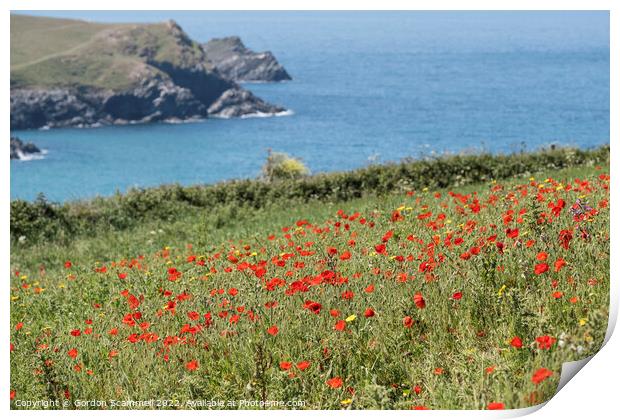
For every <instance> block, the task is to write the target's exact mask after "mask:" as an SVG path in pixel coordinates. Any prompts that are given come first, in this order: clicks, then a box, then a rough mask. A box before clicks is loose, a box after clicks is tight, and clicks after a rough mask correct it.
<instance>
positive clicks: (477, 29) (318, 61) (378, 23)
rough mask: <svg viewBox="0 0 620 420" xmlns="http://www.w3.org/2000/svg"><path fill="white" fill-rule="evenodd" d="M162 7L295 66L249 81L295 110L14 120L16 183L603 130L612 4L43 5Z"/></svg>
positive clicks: (358, 159)
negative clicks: (276, 154)
mask: <svg viewBox="0 0 620 420" xmlns="http://www.w3.org/2000/svg"><path fill="white" fill-rule="evenodd" d="M39 14H43V15H48V16H68V17H79V18H86V19H91V20H101V21H159V20H165V19H169V18H173V19H175V20H176V21H178V22H179V23H180V25H181V26H182V27H183V28H184V29H185V30H186V31H187V32H188V33H189V34H190V36H191V37H193V38H194V39H196V40H200V41H206V40H208V39H209V38H212V37H218V36H225V35H233V34H236V35H240V36H241V37H242V39H243V40H244V41H245V43H246V45H247V46H249V47H250V48H253V49H255V50H267V49H269V50H271V51H273V52H274V53H275V55H276V57H277V58H278V59H279V60H280V62H281V63H282V64H283V65H284V66H285V67H286V69H287V70H288V71H289V73H290V74H291V75H292V76H293V78H294V81H293V82H290V83H282V84H253V85H250V86H249V87H250V88H251V89H252V90H253V91H254V92H255V93H256V94H257V95H259V96H261V97H263V98H264V99H266V100H268V101H270V102H273V103H277V104H280V105H283V106H286V107H287V108H289V109H292V110H293V111H294V115H292V116H286V117H276V118H255V119H237V120H216V119H212V120H207V121H203V122H197V123H187V124H174V125H172V124H156V125H140V126H131V127H106V128H95V129H57V130H48V131H19V132H15V133H13V134H16V135H18V136H20V137H22V138H23V139H25V140H29V141H34V142H35V143H36V144H37V145H38V146H40V147H42V148H43V149H46V150H47V155H46V156H45V158H44V159H42V160H32V161H27V162H15V161H13V162H11V197H12V198H25V199H33V198H34V197H35V196H36V195H37V193H38V192H44V193H45V195H46V196H47V197H48V198H50V199H52V200H55V201H65V200H72V199H78V198H85V197H92V196H95V195H110V194H113V193H114V192H115V191H116V190H120V191H125V190H126V189H127V188H129V187H132V186H143V187H144V186H152V185H158V184H161V183H174V182H179V183H181V184H193V183H203V182H207V183H211V182H216V181H219V180H223V179H230V178H246V177H255V176H256V175H257V174H258V173H259V172H260V167H261V165H262V162H263V161H264V159H265V156H266V150H267V149H268V148H272V149H274V150H278V151H285V152H289V153H290V154H293V155H295V156H298V157H301V158H303V160H304V161H305V162H306V163H307V165H308V166H309V167H310V168H311V170H312V171H313V172H320V171H332V170H342V169H350V168H355V167H359V166H363V165H366V164H368V162H369V158H372V159H377V160H379V161H390V160H392V161H393V160H399V159H401V158H403V157H407V156H413V157H418V156H423V155H428V154H431V153H442V152H446V151H449V152H458V151H462V150H469V149H480V148H483V147H484V148H485V149H487V150H491V151H494V152H510V151H513V150H518V149H519V148H520V147H521V143H522V142H524V143H525V144H526V145H527V148H529V149H535V148H537V147H540V146H544V145H549V144H551V143H556V144H565V145H577V146H582V147H590V146H595V145H600V144H606V143H609V15H608V14H607V13H604V12H601V13H598V12H596V13H585V12H571V13H559V12H508V13H504V12H458V13H457V12H408V13H407V12H405V13H403V12H399V13H396V12H390V13H376V12H374V13H353V12H346V13H334V12H313V13H291V12H287V13H277V12H253V13H250V12H177V13H175V12H152V13H151V12H90V11H89V12H73V13H71V12H47V13H45V12H43V13H39Z"/></svg>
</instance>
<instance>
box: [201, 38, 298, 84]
mask: <svg viewBox="0 0 620 420" xmlns="http://www.w3.org/2000/svg"><path fill="white" fill-rule="evenodd" d="M202 46H203V48H204V50H205V52H206V53H207V58H208V59H209V61H211V63H213V65H214V66H215V68H216V69H217V71H218V72H219V73H220V74H221V75H222V76H223V77H224V78H226V79H228V80H233V81H235V82H280V81H283V80H291V76H290V75H289V74H288V73H287V71H286V70H285V69H284V67H282V65H281V64H280V63H278V60H276V58H275V57H274V55H273V54H272V53H271V52H269V51H266V52H260V53H257V52H254V51H252V50H250V49H248V48H246V46H245V45H243V42H242V41H241V39H240V38H239V37H237V36H230V37H226V38H215V39H212V40H210V41H209V42H207V43H206V44H203V45H202Z"/></svg>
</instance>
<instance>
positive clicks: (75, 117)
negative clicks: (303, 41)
mask: <svg viewBox="0 0 620 420" xmlns="http://www.w3.org/2000/svg"><path fill="white" fill-rule="evenodd" d="M33 22H34V23H33ZM70 22H74V24H75V25H81V26H82V27H83V28H82V31H83V32H87V33H88V34H90V33H89V32H88V31H92V34H90V35H89V36H90V37H91V38H90V39H88V40H87V41H86V42H81V43H78V44H77V45H75V46H73V47H71V48H68V49H65V50H61V51H58V50H59V49H61V48H66V47H67V43H70V42H72V40H71V39H69V40H67V39H65V40H64V41H63V43H62V44H59V43H58V41H57V40H58V39H59V38H62V37H61V36H59V32H62V31H63V30H65V28H66V27H70V26H71V25H66V24H64V25H61V26H59V25H58V24H57V22H56V20H55V19H50V18H35V17H27V19H26V18H25V17H23V16H15V15H12V16H11V31H12V32H11V33H12V35H11V36H12V39H13V34H14V33H20V31H21V30H23V31H24V32H25V35H24V36H21V37H17V39H18V41H17V42H16V43H17V44H18V45H13V40H12V42H11V64H12V66H11V129H29V128H41V127H48V128H51V127H66V126H72V127H89V126H98V125H106V124H128V123H146V122H154V121H166V120H175V121H179V120H190V119H199V118H207V117H208V116H209V115H216V116H218V117H241V116H244V115H250V114H261V115H262V114H267V115H271V114H278V113H281V112H282V111H284V109H283V108H282V107H279V106H275V105H271V104H268V103H266V102H265V101H263V100H261V99H260V98H257V97H256V96H254V95H253V94H252V93H251V92H249V91H247V90H244V89H243V88H241V87H240V86H239V85H238V84H237V83H236V82H234V81H232V80H228V79H226V78H225V77H223V76H222V75H221V74H220V73H219V72H218V70H216V69H215V68H214V66H213V64H212V63H211V62H210V61H209V59H208V58H207V54H206V53H205V51H204V49H203V48H202V46H201V45H200V44H198V43H196V42H194V41H192V40H191V39H190V38H189V37H188V36H187V34H185V32H183V30H182V29H181V28H180V26H179V25H178V24H176V23H175V22H173V21H169V22H166V23H161V24H118V25H112V24H110V25H108V24H92V23H88V22H81V21H70ZM33 25H36V27H37V28H39V29H38V31H39V32H38V33H41V30H40V28H41V27H42V26H43V27H45V25H48V26H49V27H50V30H52V29H53V31H54V37H50V40H47V39H41V40H40V41H41V43H42V46H40V47H39V48H38V49H37V51H36V52H33V53H32V54H30V55H29V54H28V53H29V52H28V51H26V54H23V51H18V48H28V45H26V44H27V43H26V42H25V41H24V38H25V37H27V36H28V34H29V32H28V27H29V26H33ZM67 36H68V37H69V35H67ZM39 37H40V35H39ZM37 39H38V38H37ZM34 41H36V40H35V39H33V40H31V41H30V42H34ZM20 42H21V44H20ZM76 42H77V41H76ZM69 45H71V44H69ZM14 62H15V63H16V64H15V65H13V63H14Z"/></svg>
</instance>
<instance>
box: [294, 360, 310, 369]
mask: <svg viewBox="0 0 620 420" xmlns="http://www.w3.org/2000/svg"><path fill="white" fill-rule="evenodd" d="M309 367H310V362H308V361H307V360H303V361H301V362H299V363H297V369H299V370H301V371H304V370H306V369H308V368H309Z"/></svg>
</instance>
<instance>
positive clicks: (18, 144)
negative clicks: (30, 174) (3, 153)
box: [11, 137, 41, 159]
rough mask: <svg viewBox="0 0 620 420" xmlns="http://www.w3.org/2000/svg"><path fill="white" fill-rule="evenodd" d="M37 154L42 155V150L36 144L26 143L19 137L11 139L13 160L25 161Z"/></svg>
mask: <svg viewBox="0 0 620 420" xmlns="http://www.w3.org/2000/svg"><path fill="white" fill-rule="evenodd" d="M37 153H41V150H40V149H39V148H38V147H37V146H35V145H34V144H32V143H24V142H23V141H21V140H20V139H18V138H17V137H11V159H23V158H24V157H27V156H28V155H34V154H37Z"/></svg>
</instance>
